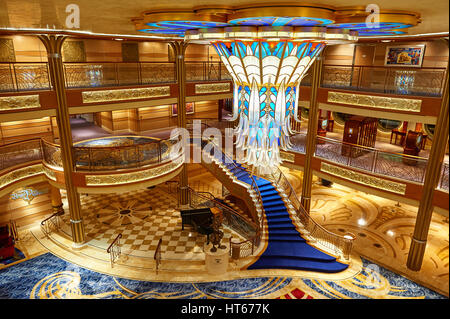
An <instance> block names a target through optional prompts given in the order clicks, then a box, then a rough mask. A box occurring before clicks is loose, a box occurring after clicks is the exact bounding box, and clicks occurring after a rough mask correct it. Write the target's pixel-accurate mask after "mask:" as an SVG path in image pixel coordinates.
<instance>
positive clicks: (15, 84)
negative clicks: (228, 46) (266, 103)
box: [0, 62, 231, 92]
mask: <svg viewBox="0 0 450 319" xmlns="http://www.w3.org/2000/svg"><path fill="white" fill-rule="evenodd" d="M63 67H64V74H65V81H66V87H67V88H93V87H115V86H134V85H149V84H161V83H175V82H176V78H177V77H176V68H175V63H174V62H83V63H77V62H67V63H64V66H63ZM229 80H231V76H230V74H229V73H228V71H227V70H226V68H225V66H224V65H223V64H222V63H221V62H186V81H188V82H195V81H229ZM50 83H51V81H50V77H49V69H48V63H46V62H32V63H22V62H14V63H0V92H19V91H32V90H49V89H51V84H50Z"/></svg>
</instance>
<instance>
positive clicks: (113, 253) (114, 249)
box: [106, 234, 122, 267]
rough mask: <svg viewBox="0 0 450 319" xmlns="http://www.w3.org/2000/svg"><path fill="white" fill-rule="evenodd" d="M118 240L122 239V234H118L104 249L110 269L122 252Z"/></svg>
mask: <svg viewBox="0 0 450 319" xmlns="http://www.w3.org/2000/svg"><path fill="white" fill-rule="evenodd" d="M120 238H122V234H118V235H117V236H116V238H114V240H113V241H112V243H111V244H110V245H109V247H108V248H107V249H106V252H107V253H108V254H109V256H110V262H111V267H113V265H114V262H115V261H116V260H117V259H118V258H119V256H120V254H121V253H122V250H121V248H120Z"/></svg>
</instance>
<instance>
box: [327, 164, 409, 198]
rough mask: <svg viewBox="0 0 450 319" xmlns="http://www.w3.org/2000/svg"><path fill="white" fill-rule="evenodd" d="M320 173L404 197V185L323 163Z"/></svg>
mask: <svg viewBox="0 0 450 319" xmlns="http://www.w3.org/2000/svg"><path fill="white" fill-rule="evenodd" d="M320 171H321V172H324V173H328V174H331V175H334V176H337V177H340V178H343V179H346V180H349V181H352V182H356V183H358V184H363V185H366V186H370V187H373V188H376V189H381V190H385V191H388V192H392V193H396V194H401V195H405V192H406V184H402V183H397V182H393V181H390V180H386V179H382V178H379V177H375V176H371V175H366V174H363V173H360V172H356V171H353V170H349V169H345V168H342V167H339V166H335V165H331V164H328V163H325V162H322V163H321V166H320Z"/></svg>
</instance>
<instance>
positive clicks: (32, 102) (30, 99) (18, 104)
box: [0, 94, 41, 111]
mask: <svg viewBox="0 0 450 319" xmlns="http://www.w3.org/2000/svg"><path fill="white" fill-rule="evenodd" d="M39 107H41V103H40V102H39V95H37V94H36V95H16V96H2V97H0V111H10V110H21V109H34V108H39Z"/></svg>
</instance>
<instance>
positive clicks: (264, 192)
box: [260, 188, 280, 196]
mask: <svg viewBox="0 0 450 319" xmlns="http://www.w3.org/2000/svg"><path fill="white" fill-rule="evenodd" d="M260 193H261V196H265V195H280V193H278V191H277V190H276V189H275V188H270V189H265V190H261V189H260Z"/></svg>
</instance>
